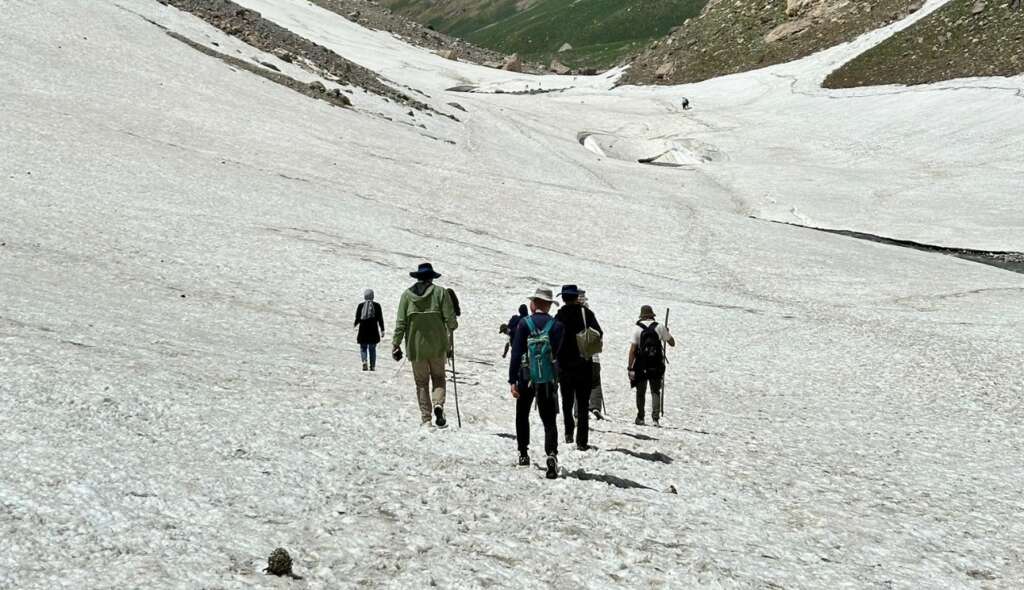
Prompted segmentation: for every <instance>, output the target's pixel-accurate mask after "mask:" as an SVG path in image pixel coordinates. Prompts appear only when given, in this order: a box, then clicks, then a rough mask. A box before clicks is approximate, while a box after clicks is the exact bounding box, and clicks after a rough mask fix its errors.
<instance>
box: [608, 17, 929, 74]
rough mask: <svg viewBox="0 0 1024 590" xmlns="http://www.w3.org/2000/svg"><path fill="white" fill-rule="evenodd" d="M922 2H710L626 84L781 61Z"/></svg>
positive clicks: (636, 67) (649, 54) (637, 65)
mask: <svg viewBox="0 0 1024 590" xmlns="http://www.w3.org/2000/svg"><path fill="white" fill-rule="evenodd" d="M921 4H922V2H921V0H863V1H857V2H849V1H848V0H768V1H767V2H764V1H754V0H735V1H733V0H712V1H711V2H710V3H708V5H707V6H706V7H705V8H704V11H703V12H702V13H701V14H700V16H698V17H697V18H693V19H690V20H687V21H686V22H684V23H683V24H682V25H681V26H679V27H676V28H675V29H673V30H672V32H671V33H670V34H669V35H668V36H667V37H665V38H664V39H661V40H659V41H656V42H654V43H653V44H651V45H650V46H649V47H648V48H647V49H646V50H645V51H643V52H641V53H640V54H639V55H637V56H636V58H635V59H634V60H633V67H632V68H630V71H629V73H628V74H627V76H626V78H625V80H624V82H625V83H627V84H680V83H686V82H697V81H700V80H706V79H708V78H714V77H716V76H722V75H726V74H733V73H736V72H742V71H746V70H752V69H755V68H759V67H764V66H768V65H772V64H776V63H782V62H787V61H791V60H794V59H798V58H801V57H804V56H807V55H810V54H812V53H814V52H816V51H819V50H822V49H825V48H828V47H831V46H833V45H836V44H838V43H843V42H845V41H849V40H851V39H853V38H855V37H857V36H858V35H860V34H862V33H865V32H867V31H870V30H872V29H876V28H878V27H881V26H884V25H886V24H889V23H891V22H893V21H895V20H898V19H901V18H903V17H905V16H907V15H908V14H910V13H911V12H914V11H916V10H918V9H920V8H921Z"/></svg>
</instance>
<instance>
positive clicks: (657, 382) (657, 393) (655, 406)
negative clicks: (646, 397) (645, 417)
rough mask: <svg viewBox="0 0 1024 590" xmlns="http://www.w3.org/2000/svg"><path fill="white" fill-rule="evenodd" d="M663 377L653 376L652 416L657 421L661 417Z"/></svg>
mask: <svg viewBox="0 0 1024 590" xmlns="http://www.w3.org/2000/svg"><path fill="white" fill-rule="evenodd" d="M663 379H664V378H663V377H651V417H652V418H654V421H655V422H657V420H658V418H660V417H661V384H662V382H663V381H662V380H663Z"/></svg>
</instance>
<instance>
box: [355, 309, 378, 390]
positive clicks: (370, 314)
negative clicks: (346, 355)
mask: <svg viewBox="0 0 1024 590" xmlns="http://www.w3.org/2000/svg"><path fill="white" fill-rule="evenodd" d="M355 327H357V328H359V333H358V334H357V335H356V342H358V343H359V356H360V357H361V358H362V359H363V370H364V371H375V370H377V344H378V343H379V342H380V339H381V337H382V336H384V313H383V312H382V311H381V309H380V304H379V303H377V302H376V301H374V300H373V289H367V290H366V291H365V292H363V302H362V303H360V304H359V306H358V307H356V323H355Z"/></svg>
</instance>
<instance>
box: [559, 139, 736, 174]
mask: <svg viewBox="0 0 1024 590" xmlns="http://www.w3.org/2000/svg"><path fill="white" fill-rule="evenodd" d="M576 139H577V140H578V141H579V142H580V145H582V146H583V147H585V148H586V149H587V150H589V151H591V152H593V153H595V154H597V155H599V156H601V157H604V158H611V159H613V160H623V161H625V162H638V163H640V164H649V165H651V166H668V167H674V168H679V167H682V166H693V165H697V164H703V163H705V162H714V161H717V160H722V159H724V158H723V156H722V153H721V152H720V151H718V148H716V147H714V146H710V145H707V144H705V143H703V142H701V141H698V140H696V139H688V138H682V137H655V138H641V137H622V136H619V135H614V134H611V133H600V132H591V131H583V132H580V133H578V134H577V135H576Z"/></svg>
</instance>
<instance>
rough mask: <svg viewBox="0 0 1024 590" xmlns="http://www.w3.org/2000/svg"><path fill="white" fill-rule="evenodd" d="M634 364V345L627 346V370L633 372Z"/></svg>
mask: <svg viewBox="0 0 1024 590" xmlns="http://www.w3.org/2000/svg"><path fill="white" fill-rule="evenodd" d="M635 362H636V344H630V345H629V365H627V366H628V367H629V370H630V371H632V370H633V363H635Z"/></svg>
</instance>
